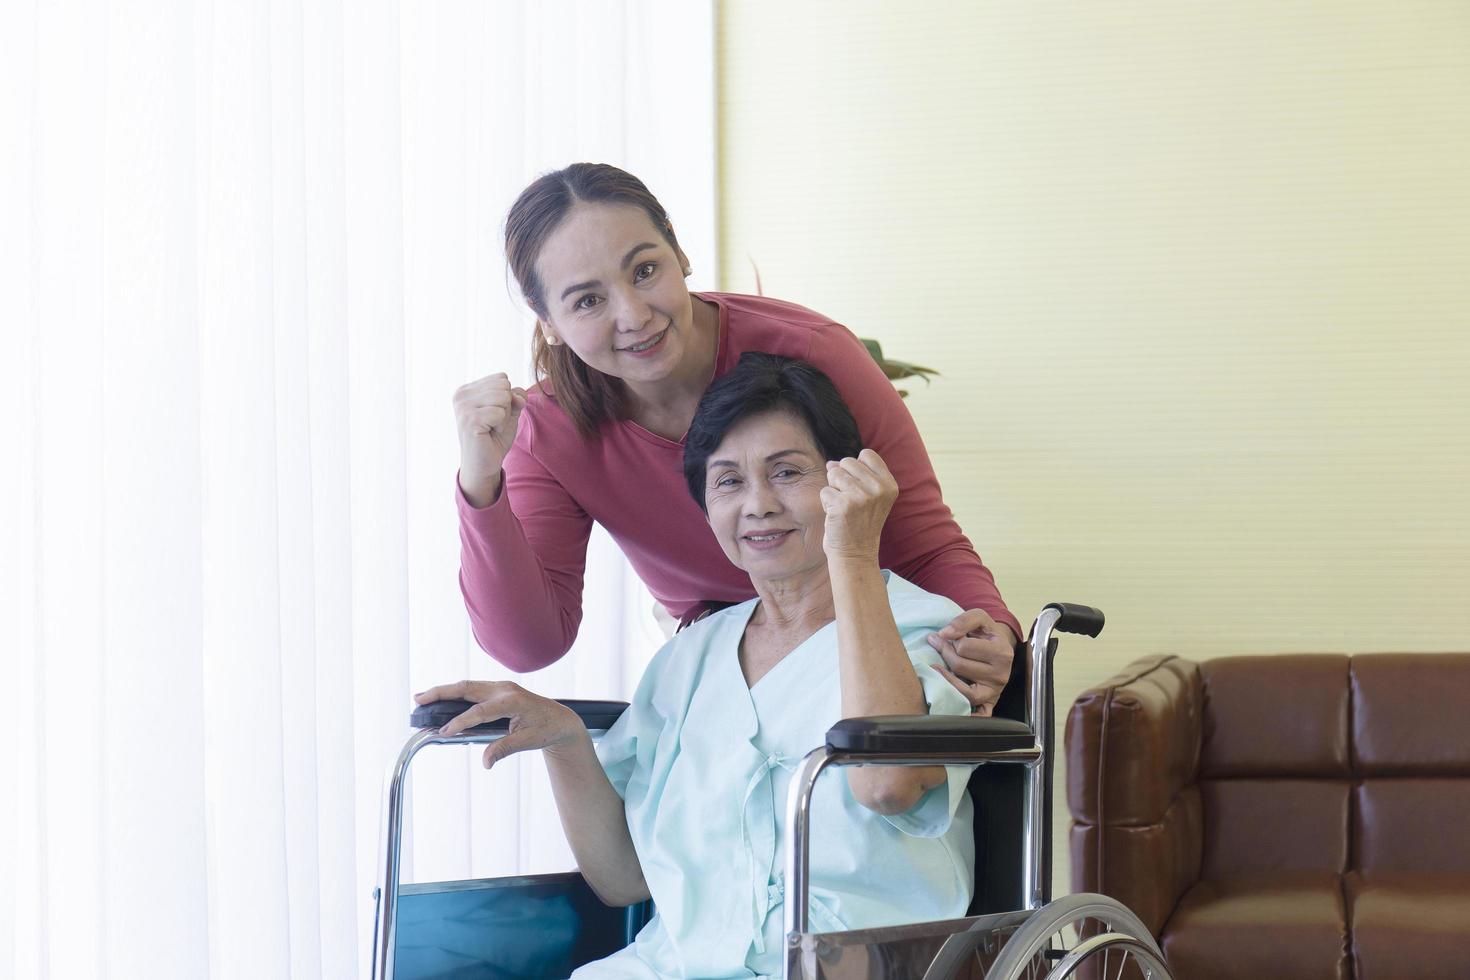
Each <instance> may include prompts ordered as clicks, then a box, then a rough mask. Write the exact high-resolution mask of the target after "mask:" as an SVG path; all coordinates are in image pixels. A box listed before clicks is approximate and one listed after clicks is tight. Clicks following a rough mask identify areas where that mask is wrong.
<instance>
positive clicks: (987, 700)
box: [928, 609, 1016, 717]
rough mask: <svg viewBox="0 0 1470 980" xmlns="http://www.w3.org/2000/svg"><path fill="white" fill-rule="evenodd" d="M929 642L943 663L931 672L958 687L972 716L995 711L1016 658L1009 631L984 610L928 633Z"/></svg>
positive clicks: (1014, 644)
mask: <svg viewBox="0 0 1470 980" xmlns="http://www.w3.org/2000/svg"><path fill="white" fill-rule="evenodd" d="M928 640H929V645H930V646H931V647H933V648H934V649H935V650H936V651H938V653H939V656H940V657H941V658H942V659H943V660H944V664H945V665H944V666H943V667H939V666H936V667H935V668H934V669H935V670H937V671H939V673H941V674H943V675H944V677H945V678H946V679H947V680H948V681H949V682H950V683H951V684H953V685H954V686H955V687H957V688H959V691H960V693H961V694H963V695H964V696H965V697H966V698H967V699H968V700H969V702H970V706H971V708H972V709H973V710H974V712H975V714H977V715H985V716H987V717H988V716H989V715H990V714H991V713H992V712H994V711H995V703H996V701H998V700H999V699H1000V692H1001V691H1002V690H1003V689H1004V688H1005V686H1006V682H1007V681H1008V680H1010V677H1011V661H1012V660H1013V659H1014V658H1015V655H1016V635H1015V634H1014V633H1012V632H1011V628H1010V627H1009V626H1007V625H1005V624H1004V623H997V622H996V621H995V620H994V619H992V618H991V617H990V614H989V613H987V612H985V610H983V609H970V610H966V611H965V612H962V613H960V614H959V615H958V616H956V617H955V618H954V619H953V620H951V621H950V624H949V625H948V626H946V627H944V629H942V630H940V631H939V632H937V633H930V634H929V637H928Z"/></svg>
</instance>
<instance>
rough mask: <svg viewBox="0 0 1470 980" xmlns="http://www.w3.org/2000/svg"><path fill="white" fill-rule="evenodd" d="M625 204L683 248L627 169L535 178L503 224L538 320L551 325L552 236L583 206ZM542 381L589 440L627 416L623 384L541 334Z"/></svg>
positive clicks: (573, 169) (566, 171)
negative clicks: (542, 261)
mask: <svg viewBox="0 0 1470 980" xmlns="http://www.w3.org/2000/svg"><path fill="white" fill-rule="evenodd" d="M582 201H587V202H592V203H597V204H625V205H628V206H630V207H635V208H640V209H642V210H643V212H644V213H645V214H647V215H648V220H649V221H651V222H653V227H655V228H657V229H658V232H659V234H660V235H662V236H663V238H664V241H666V242H668V243H669V244H670V245H672V246H673V247H674V250H675V251H678V249H679V242H678V240H677V239H676V238H675V237H674V226H673V225H672V224H670V223H669V216H668V214H667V213H666V212H665V211H664V208H663V205H662V204H659V203H658V198H656V197H654V196H653V193H652V192H651V191H650V190H649V189H648V188H647V187H646V186H644V184H643V181H641V180H639V179H638V178H637V177H634V176H633V175H632V174H630V173H628V172H627V171H626V170H619V169H618V168H617V167H614V166H611V165H610V164H606V163H574V164H572V165H571V166H569V167H564V168H563V169H561V170H555V171H552V172H551V173H549V174H545V175H543V176H541V177H538V178H536V180H535V181H533V182H532V183H531V185H530V186H529V187H527V188H526V189H525V190H523V191H521V196H520V197H518V198H516V202H515V204H512V205H511V208H510V214H508V215H507V216H506V218H505V259H506V262H507V263H509V265H510V271H511V273H512V274H513V275H514V276H515V277H516V284H517V285H519V286H520V287H521V296H522V297H523V298H524V299H525V301H526V305H527V306H529V307H530V308H531V311H532V312H533V313H535V314H536V316H537V317H539V318H540V319H542V320H544V319H546V284H545V283H543V282H542V281H541V277H540V276H538V275H537V274H536V260H537V259H538V258H539V257H540V255H541V249H542V248H543V247H544V246H545V245H546V240H547V239H548V238H550V237H551V233H552V232H553V231H555V230H556V228H557V226H558V225H560V224H561V223H562V220H563V219H564V218H566V216H567V214H568V212H570V211H571V210H572V208H573V207H575V206H576V205H577V204H578V203H579V202H582ZM531 359H532V362H533V363H534V364H535V367H536V377H537V379H538V380H540V379H543V378H549V379H550V380H551V390H552V392H553V394H554V395H555V397H556V401H557V404H559V405H561V407H562V410H563V411H565V412H566V413H567V415H568V416H569V417H570V418H571V420H572V423H573V424H574V425H575V426H576V427H577V431H578V432H580V433H582V435H584V436H590V435H592V434H593V433H595V432H596V431H597V429H598V427H599V426H600V425H602V423H603V422H607V421H612V420H615V419H620V418H625V417H626V416H627V392H626V390H625V389H624V387H623V383H622V381H621V380H619V379H618V378H614V377H611V376H609V375H606V374H603V373H602V372H601V371H598V370H596V369H594V368H590V367H588V366H587V365H586V364H585V363H584V362H583V361H582V359H581V358H579V357H578V356H577V355H576V354H573V353H572V351H571V349H570V348H568V347H567V346H566V344H555V345H553V344H548V343H547V342H546V337H545V336H543V334H542V332H541V331H540V330H537V331H536V334H535V336H534V337H533V338H532V340H531Z"/></svg>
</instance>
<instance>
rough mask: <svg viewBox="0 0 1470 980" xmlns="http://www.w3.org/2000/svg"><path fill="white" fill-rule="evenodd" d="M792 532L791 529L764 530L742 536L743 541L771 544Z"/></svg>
mask: <svg viewBox="0 0 1470 980" xmlns="http://www.w3.org/2000/svg"><path fill="white" fill-rule="evenodd" d="M790 533H791V531H790V529H787V530H785V531H762V532H760V533H759V534H742V535H741V536H740V538H741V540H742V541H749V542H751V543H752V544H770V543H771V542H772V541H779V540H780V539H782V538H784V537H786V535H788V534H790Z"/></svg>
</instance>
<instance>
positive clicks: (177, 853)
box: [0, 0, 716, 978]
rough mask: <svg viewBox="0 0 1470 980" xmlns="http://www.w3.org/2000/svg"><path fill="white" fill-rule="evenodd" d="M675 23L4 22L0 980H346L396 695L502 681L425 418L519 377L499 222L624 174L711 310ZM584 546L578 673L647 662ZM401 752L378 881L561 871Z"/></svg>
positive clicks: (616, 586) (709, 106) (119, 13)
mask: <svg viewBox="0 0 1470 980" xmlns="http://www.w3.org/2000/svg"><path fill="white" fill-rule="evenodd" d="M712 30H713V27H712V10H711V5H710V4H709V3H693V4H690V3H683V2H675V0H657V2H632V0H629V2H626V3H615V4H606V3H595V2H561V3H531V2H524V3H504V4H500V3H496V4H484V3H471V2H467V0H466V2H459V3H448V2H446V3H433V4H413V3H392V2H384V0H378V2H366V3H353V4H347V5H343V4H327V3H315V2H302V0H272V2H271V3H268V4H259V3H251V2H244V0H241V2H235V3H228V2H200V3H194V2H185V0H174V2H155V3H150V4H124V3H111V4H109V3H104V2H92V3H85V2H79V3H63V4H40V3H22V4H12V5H7V6H6V7H5V8H4V10H3V12H0V125H3V133H4V134H5V139H3V140H0V207H3V213H0V218H3V220H0V329H3V348H0V350H3V351H4V354H3V356H0V472H3V480H0V488H3V489H0V492H3V498H0V651H3V661H0V670H3V674H0V678H3V680H0V682H3V690H4V692H5V694H6V695H7V696H6V698H5V704H6V717H5V720H4V722H3V723H0V724H3V725H4V726H5V727H4V728H0V732H3V733H4V734H6V735H8V736H9V737H8V738H6V739H5V740H4V745H3V747H0V785H5V786H7V787H11V788H13V789H14V792H7V793H5V794H0V977H24V978H32V977H36V978H53V977H54V978H63V977H64V978H71V977H107V978H119V977H144V976H147V977H181V978H185V977H187V978H197V977H234V976H239V977H262V976H269V977H299V978H304V977H318V976H323V977H352V976H360V975H364V974H365V972H366V968H367V961H368V957H367V955H366V953H367V949H368V944H369V941H370V938H371V926H372V921H371V912H372V907H371V902H370V898H369V896H370V892H371V890H372V887H373V884H374V879H375V877H376V874H377V854H378V847H379V841H378V834H379V826H378V820H379V802H380V793H381V788H382V779H383V775H384V772H385V769H386V766H387V764H388V762H389V761H390V760H391V758H392V757H393V756H394V755H395V754H396V751H397V749H398V747H399V746H400V744H401V742H402V740H403V738H404V736H405V734H406V729H405V716H406V712H407V710H408V708H409V694H410V693H411V691H413V690H418V689H421V688H423V687H425V686H428V685H430V684H433V683H440V682H444V681H449V680H455V679H458V678H460V677H463V676H482V677H500V676H508V675H507V674H506V672H504V671H503V670H501V669H500V668H498V666H496V665H495V664H493V662H491V661H490V660H489V658H488V657H486V656H485V655H484V654H483V653H481V652H480V651H479V650H478V648H477V647H476V646H475V645H474V642H473V640H472V639H471V637H470V636H469V631H468V628H467V624H466V619H465V614H464V610H463V606H462V603H461V600H460V596H459V590H458V583H457V577H456V573H457V569H458V558H459V551H458V533H457V526H456V518H455V511H454V502H453V482H452V481H453V477H454V470H455V466H456V464H457V457H458V446H457V442H456V439H455V434H454V427H453V417H452V414H451V411H450V396H451V395H452V393H453V391H454V389H455V388H456V387H457V386H458V385H460V384H463V383H464V382H466V381H469V380H472V379H474V378H476V377H479V376H481V375H484V374H487V373H489V372H491V371H496V370H506V371H509V372H511V374H512V376H513V377H514V378H516V379H517V380H518V381H521V382H525V381H528V380H529V365H528V355H529V317H528V315H527V314H526V312H525V311H524V310H523V309H521V308H519V307H518V305H517V304H516V303H514V302H513V300H512V298H511V297H512V295H513V287H512V286H511V285H510V284H508V282H507V279H506V275H505V272H504V262H503V259H502V257H501V254H500V249H499V230H500V223H501V221H502V219H503V217H504V213H505V210H506V208H507V207H508V206H509V204H510V202H511V200H512V199H513V198H514V196H515V194H516V192H517V191H518V190H519V189H520V188H521V187H522V186H524V185H525V183H526V182H528V181H529V180H530V179H531V178H532V177H534V176H535V175H536V174H537V173H540V172H542V171H544V170H546V169H550V168H552V167H556V166H561V165H564V164H565V163H568V162H571V161H573V160H578V159H593V160H605V161H607V162H612V163H617V164H619V165H622V166H624V167H626V168H627V169H629V170H631V171H632V172H634V173H636V174H638V175H639V176H641V177H643V178H644V180H645V181H647V183H648V184H649V185H650V187H652V189H653V190H654V192H655V193H656V194H658V195H659V196H660V198H661V199H662V200H663V202H664V204H665V205H666V206H667V207H668V208H669V210H670V212H671V213H672V215H673V218H674V221H675V223H676V226H677V227H678V229H679V233H680V237H681V240H682V242H683V244H684V246H685V249H686V251H688V252H689V254H690V255H691V257H692V258H693V261H694V264H695V267H696V282H699V280H700V278H701V276H700V273H701V272H703V273H709V274H711V275H708V276H706V277H705V278H704V280H703V281H704V283H705V284H712V283H713V278H712V273H713V271H714V269H715V267H716V255H715V252H714V222H715V200H714V189H715V167H714V119H713V111H714V93H713V64H712V55H711V52H712V50H713V38H712ZM650 603H651V600H650V599H649V598H648V596H647V594H646V592H644V591H643V590H642V588H641V585H640V584H639V583H637V581H636V579H634V578H633V576H632V575H631V573H630V572H629V571H628V570H627V566H626V564H625V563H623V561H622V559H621V557H620V556H619V555H618V553H617V549H616V547H615V546H613V545H612V544H611V543H610V542H609V541H608V540H606V539H605V538H604V537H601V536H598V537H595V538H594V541H593V545H592V553H591V555H590V557H589V584H588V592H587V607H588V608H587V615H586V618H585V621H584V626H583V635H582V638H581V639H580V640H579V641H578V645H577V647H576V648H574V650H573V652H572V654H571V655H570V656H569V657H567V658H565V659H564V660H563V661H562V662H560V663H558V664H557V665H555V666H553V667H551V668H548V669H547V670H545V671H543V672H541V674H539V675H533V676H531V677H529V678H523V679H522V681H523V683H525V684H526V685H527V686H528V687H532V688H533V689H536V690H540V691H544V692H546V693H552V694H558V695H563V696H584V697H608V696H626V695H627V694H628V693H629V692H630V691H631V685H632V683H633V682H634V681H635V680H636V678H637V676H638V673H639V672H640V670H641V667H642V664H643V663H644V662H645V660H646V658H647V656H648V655H649V654H651V652H652V650H653V649H654V647H655V646H656V644H657V640H658V636H657V632H656V630H655V628H654V627H653V625H652V622H651V619H650V617H649V616H648V611H649V607H650ZM476 763H477V757H475V758H472V757H471V756H470V755H469V754H468V753H465V754H463V755H461V754H459V753H455V752H443V753H442V756H434V755H432V754H430V755H426V756H425V757H424V758H423V760H422V767H421V771H419V772H418V775H417V776H416V784H417V785H416V791H415V797H414V803H413V806H412V807H411V818H412V823H413V825H414V827H415V829H416V830H417V831H418V833H417V834H416V835H415V837H414V839H413V842H412V844H411V847H410V851H409V856H408V860H407V861H406V863H405V872H406V873H407V875H408V877H409V878H420V879H432V878H452V877H466V876H469V875H471V874H487V873H507V872H515V871H518V870H552V869H555V868H560V867H566V866H567V865H568V863H569V858H568V856H567V854H566V850H565V845H564V843H563V842H562V841H561V838H560V834H559V831H557V830H555V827H556V821H555V818H554V815H553V811H552V808H551V806H550V802H549V796H548V795H547V793H546V790H545V786H544V779H543V777H542V775H541V773H540V771H539V766H537V765H534V764H528V765H524V766H523V765H508V766H506V767H504V768H505V770H506V771H505V772H500V771H497V773H495V774H492V775H490V776H488V777H486V776H484V775H483V774H481V773H480V772H479V771H478V767H477V764H476Z"/></svg>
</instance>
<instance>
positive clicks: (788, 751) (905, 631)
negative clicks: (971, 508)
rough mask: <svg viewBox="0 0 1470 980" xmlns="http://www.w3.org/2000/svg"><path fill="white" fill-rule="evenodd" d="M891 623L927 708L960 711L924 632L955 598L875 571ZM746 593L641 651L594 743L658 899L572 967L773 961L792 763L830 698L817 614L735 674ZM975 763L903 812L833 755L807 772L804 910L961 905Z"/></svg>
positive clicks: (925, 909)
mask: <svg viewBox="0 0 1470 980" xmlns="http://www.w3.org/2000/svg"><path fill="white" fill-rule="evenodd" d="M883 574H884V577H885V579H886V581H887V583H888V598H889V601H890V603H891V604H892V606H893V612H894V619H895V620H896V621H897V623H898V629H899V633H900V634H901V635H902V637H903V642H904V645H905V646H906V647H907V648H908V651H909V658H910V659H911V660H912V661H913V663H914V669H915V670H916V671H917V672H918V675H919V678H920V680H921V681H922V683H923V687H924V696H925V699H926V700H927V701H928V702H929V711H930V713H931V714H952V715H962V714H968V713H969V710H970V706H969V704H968V703H967V702H966V700H965V698H964V697H963V696H962V695H961V694H960V693H959V692H958V691H957V690H955V688H954V687H953V686H952V685H950V683H949V682H948V681H946V680H945V679H944V678H943V677H942V676H940V675H939V674H938V673H937V672H936V671H934V670H933V668H932V666H931V665H932V664H936V663H940V658H939V656H938V655H937V654H936V653H935V652H934V651H933V650H932V649H931V648H930V647H929V645H928V644H927V643H926V642H925V639H924V638H925V637H926V636H927V635H928V634H929V633H930V632H932V631H933V630H936V629H939V628H940V627H942V626H944V625H945V624H947V623H948V622H949V621H950V620H952V619H953V618H954V617H955V616H957V615H958V614H959V612H960V609H959V607H958V606H956V605H955V604H954V603H953V602H951V601H950V600H948V599H945V598H943V597H941V596H936V595H932V594H930V593H928V592H925V591H923V590H922V589H920V588H919V587H918V586H916V585H913V584H912V583H909V582H907V581H905V580H904V579H902V578H900V577H899V576H897V575H894V574H893V573H892V572H888V571H885V572H884V573H883ZM756 601H757V600H754V599H752V600H750V601H749V602H745V603H742V604H741V605H738V606H733V607H731V608H729V609H725V610H723V611H721V612H719V613H716V614H715V615H712V616H710V617H708V618H706V619H704V620H702V621H701V622H699V623H696V624H694V625H693V626H691V627H689V628H688V629H686V630H684V631H683V632H682V633H680V634H679V635H678V636H676V637H674V639H672V640H670V641H669V642H668V643H667V644H665V645H664V647H663V649H661V650H660V651H659V652H658V654H657V655H656V656H655V657H654V659H653V661H652V663H650V664H649V667H648V671H647V673H646V674H644V676H643V680H642V682H641V683H640V684H639V685H638V690H637V692H636V693H635V694H634V696H633V702H632V704H631V705H630V707H629V708H628V710H627V712H626V713H625V714H624V715H623V717H622V718H621V719H619V721H618V722H617V724H616V725H614V726H613V727H612V729H611V730H609V731H608V733H607V735H606V736H605V737H604V738H603V740H602V742H601V743H600V744H599V746H598V755H599V756H600V757H601V759H602V764H603V767H604V768H605V769H606V770H607V774H608V778H609V779H610V780H611V781H612V784H613V786H614V787H615V788H616V789H617V791H618V793H619V795H621V796H622V797H623V799H624V802H625V805H626V811H627V816H628V829H629V831H630V832H631V833H632V837H633V844H634V846H635V847H636V848H637V851H638V856H639V860H640V861H641V863H642V866H643V875H644V878H645V880H646V881H647V882H648V887H649V891H650V892H651V894H652V896H653V900H654V904H655V905H656V907H657V909H658V913H657V915H656V916H655V917H654V918H653V920H652V921H651V922H649V923H648V925H647V926H645V927H644V929H643V930H642V931H641V932H640V933H639V934H638V936H637V938H636V940H635V941H634V942H633V944H632V945H631V946H628V947H627V948H625V949H623V950H621V951H620V952H618V953H615V954H613V955H612V956H610V957H607V958H606V959H603V960H598V961H597V962H595V963H589V964H587V965H586V966H583V967H582V968H581V969H579V970H578V971H577V972H576V973H574V974H573V977H574V978H575V980H594V978H596V980H603V978H639V980H648V978H655V977H659V978H662V977H699V978H704V980H713V978H725V977H752V976H756V977H765V976H773V975H774V976H779V975H780V973H781V954H782V949H783V942H782V940H783V936H782V930H783V928H784V926H783V922H782V916H783V893H784V878H785V875H784V867H785V854H784V848H783V847H782V841H783V839H784V833H785V829H786V827H785V825H786V808H785V802H786V790H787V787H788V786H789V784H790V781H791V770H792V769H793V768H795V766H796V764H797V763H798V762H799V761H800V760H801V758H802V756H804V755H805V754H806V753H807V752H809V751H810V750H812V749H813V748H816V747H817V746H818V745H820V744H821V743H822V742H823V741H824V739H825V736H826V732H827V729H828V728H830V727H831V726H832V725H833V723H835V722H836V721H837V720H838V719H839V718H841V716H842V712H841V700H840V698H841V692H840V689H839V682H838V672H837V668H838V664H837V627H836V624H835V623H829V624H828V625H826V626H825V627H823V628H822V629H820V630H818V631H817V632H816V633H815V634H813V635H812V636H811V637H809V638H808V639H807V640H806V641H805V642H804V643H802V644H801V645H800V646H799V647H797V648H796V649H795V650H792V651H791V652H790V653H789V654H787V655H786V657H785V659H783V660H782V661H780V662H779V663H777V664H776V665H775V666H774V667H772V668H771V670H770V671H769V672H768V673H767V674H766V675H765V676H764V677H762V678H761V679H760V680H759V681H757V682H756V684H755V686H754V687H749V688H748V687H747V686H746V684H745V678H744V676H743V675H742V674H741V671H740V663H739V659H738V650H739V643H740V637H741V635H742V634H743V633H744V631H745V624H746V622H747V621H748V620H749V619H750V616H751V613H752V612H753V611H754V610H755V606H756ZM970 771H971V767H969V766H950V767H948V773H949V778H948V780H947V781H946V782H945V783H941V784H940V785H939V786H936V787H934V788H933V789H931V790H930V791H929V792H928V793H926V794H925V795H924V797H923V799H921V800H920V801H919V803H918V804H917V805H916V806H915V807H914V808H913V809H912V810H909V811H908V812H907V813H903V814H899V815H896V816H893V817H885V816H882V815H881V814H878V813H876V812H874V811H872V810H869V809H867V808H866V807H864V806H862V805H861V804H859V803H858V802H857V800H856V799H855V798H854V797H853V795H852V791H851V790H850V789H848V785H847V778H846V770H843V769H830V770H828V771H827V772H825V773H823V775H822V778H821V779H819V780H818V782H817V788H816V792H815V798H814V802H813V814H812V831H813V832H812V841H813V844H812V856H811V862H812V863H811V869H812V870H811V875H812V890H811V903H810V908H811V917H812V927H813V929H814V930H815V931H818V932H831V931H835V930H841V929H859V928H868V927H873V926H882V925H898V924H900V923H907V922H922V921H926V920H932V919H950V918H957V917H960V916H963V915H964V914H965V912H966V909H967V906H968V905H969V900H970V894H971V890H972V888H973V885H974V881H973V877H974V856H975V855H974V841H973V838H972V831H971V823H972V816H973V812H972V809H971V805H970V800H969V797H968V795H967V794H966V793H965V784H966V782H967V781H968V779H969V775H970Z"/></svg>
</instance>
